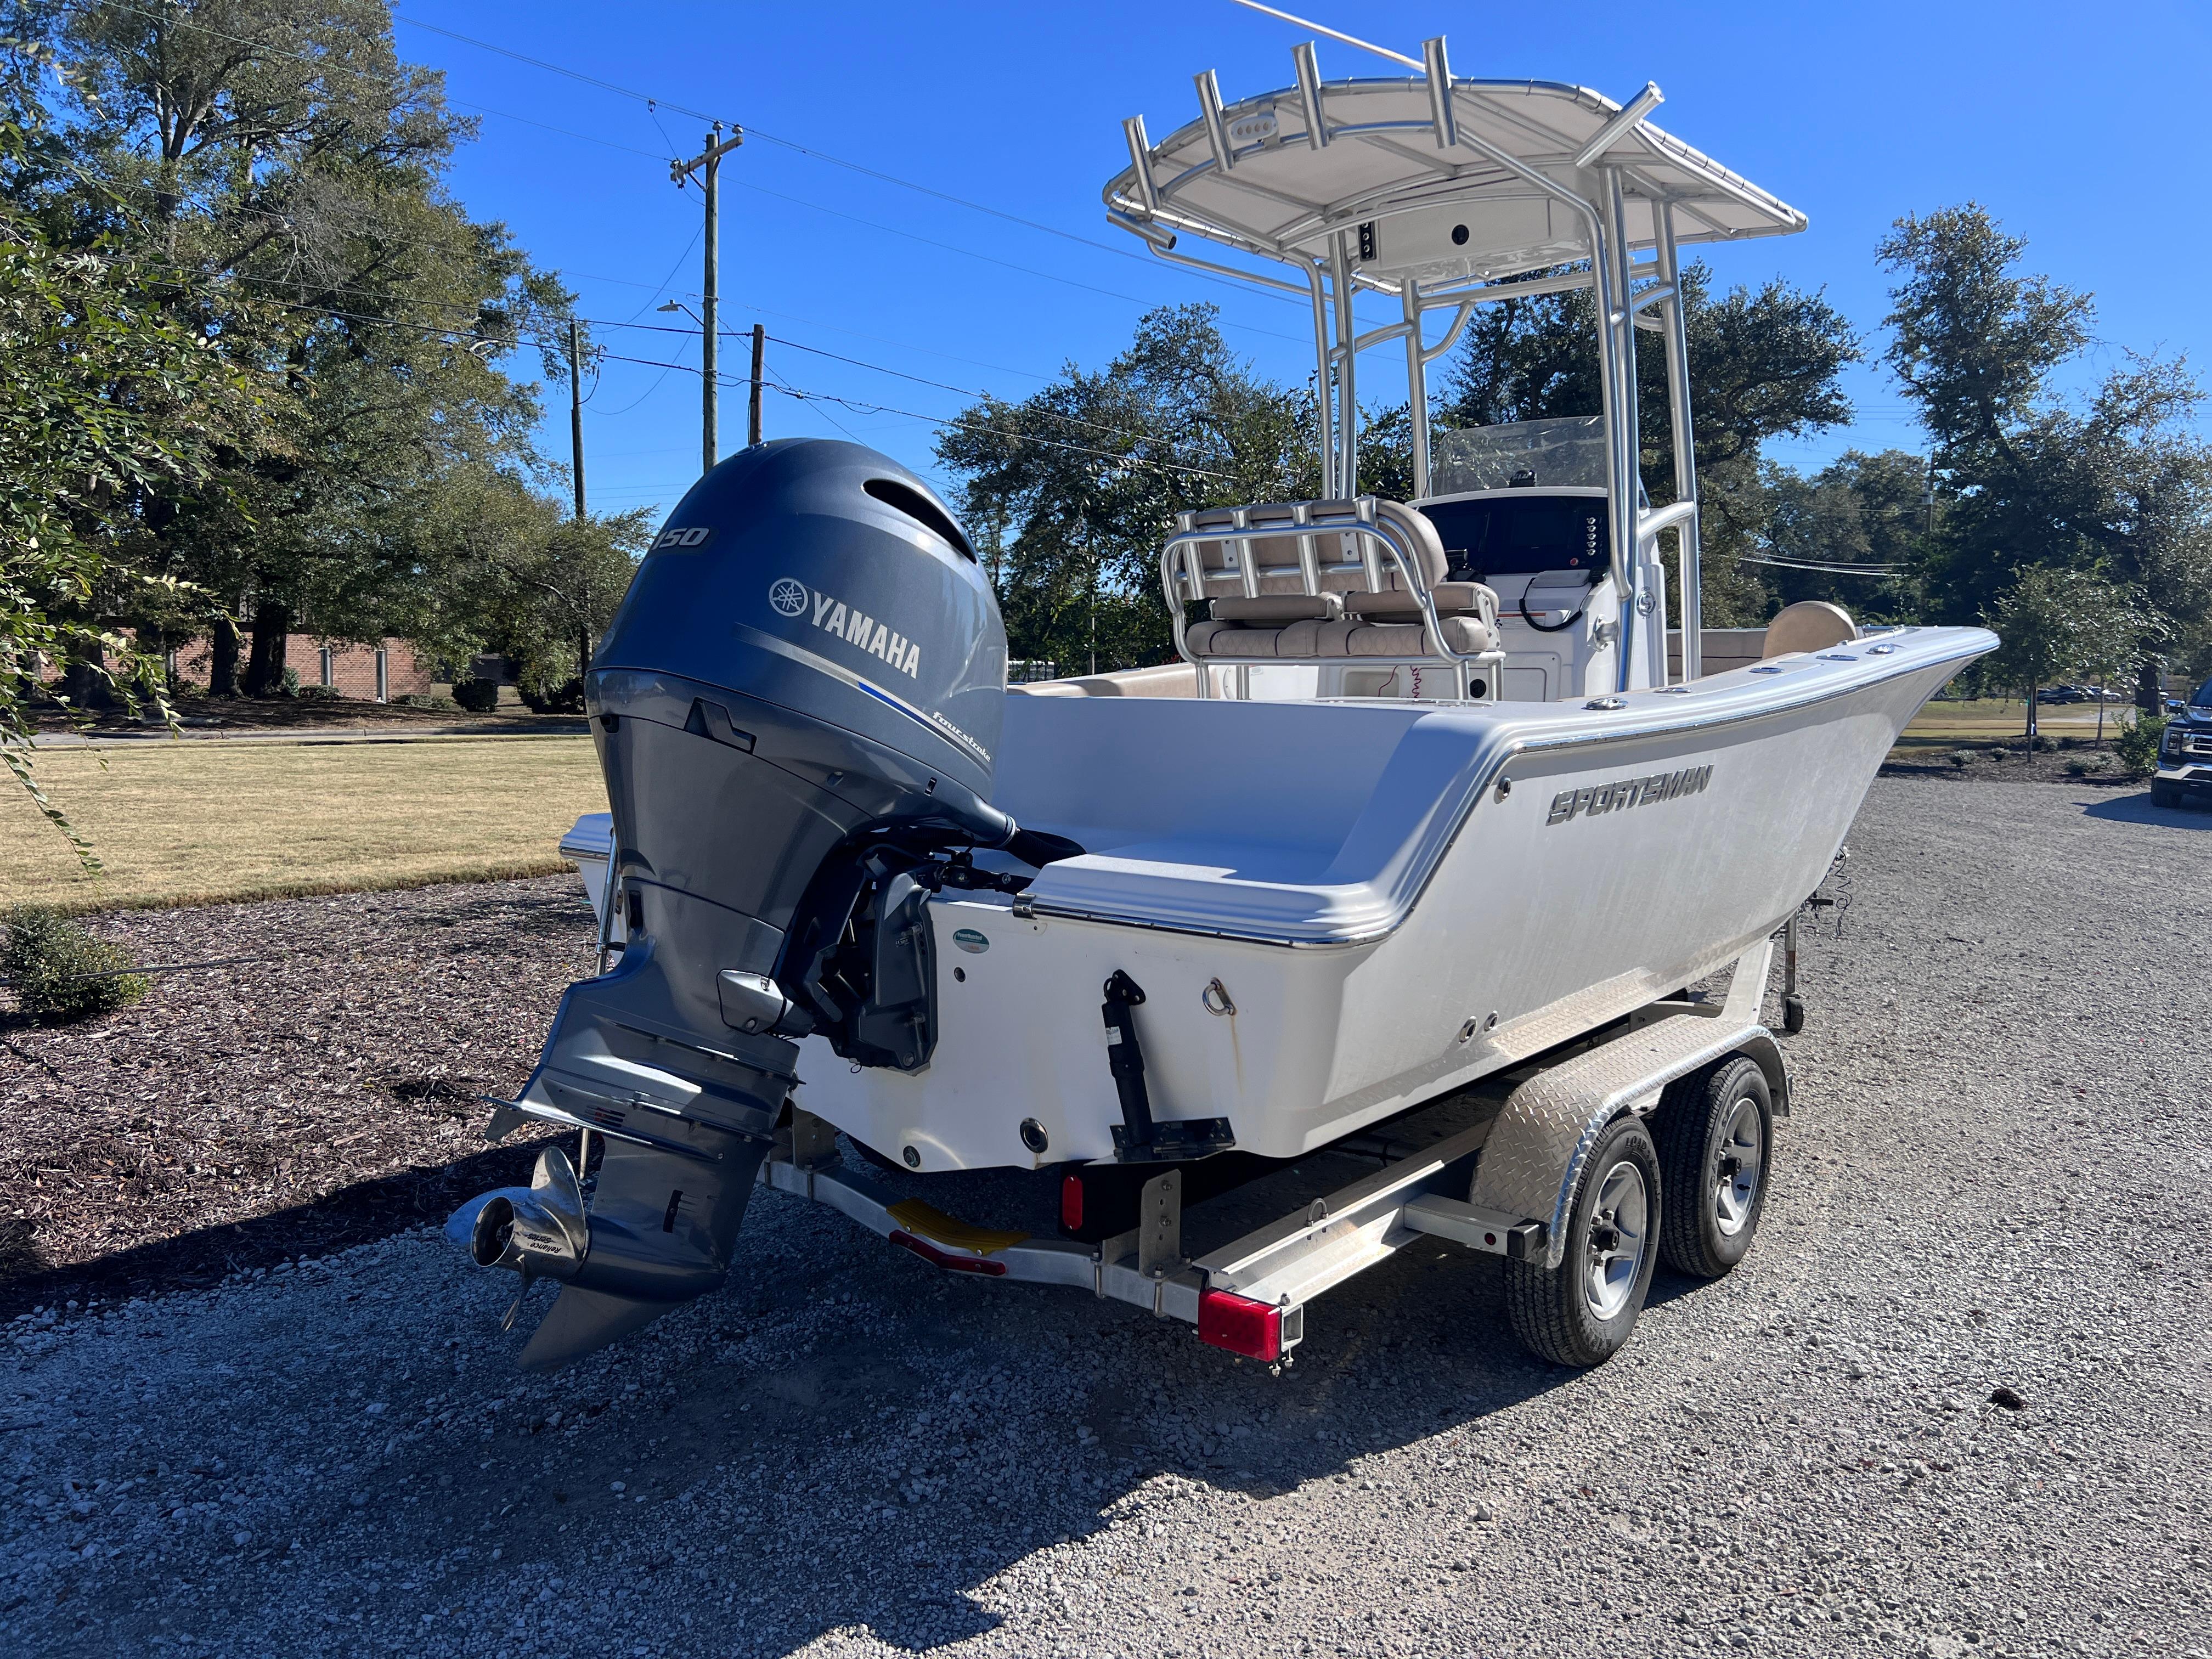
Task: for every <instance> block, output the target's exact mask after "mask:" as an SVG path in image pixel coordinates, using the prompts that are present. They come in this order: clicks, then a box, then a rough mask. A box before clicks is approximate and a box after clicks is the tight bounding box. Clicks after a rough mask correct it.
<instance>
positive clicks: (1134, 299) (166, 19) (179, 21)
mask: <svg viewBox="0 0 2212 1659" xmlns="http://www.w3.org/2000/svg"><path fill="white" fill-rule="evenodd" d="M108 3H109V4H112V5H113V6H114V7H115V9H118V10H122V11H129V12H133V13H135V14H137V15H139V16H142V17H146V18H149V19H152V20H153V21H157V22H160V23H161V24H163V25H164V26H166V27H175V28H188V29H193V30H197V32H199V33H203V34H206V35H210V36H212V37H214V38H215V39H216V40H228V41H231V42H233V43H234V44H235V45H239V46H248V47H251V48H252V49H253V50H255V51H257V52H268V53H270V54H273V55H275V56H278V57H284V58H295V59H296V60H298V61H300V62H301V63H307V64H319V63H320V62H321V60H320V59H319V58H316V57H314V56H313V55H312V54H310V53H307V52H291V51H287V50H286V49H284V48H283V47H278V46H270V45H268V44H267V43H266V42H263V41H258V40H252V39H250V38H248V37H246V36H245V35H240V34H233V33H229V32H228V31H227V30H223V29H218V28H214V27H210V26H209V25H208V24H205V23H203V22H200V21H197V20H196V19H192V18H186V17H179V16H176V15H173V14H168V13H162V12H156V11H153V10H151V9H148V8H146V7H143V6H137V5H132V4H130V3H128V0H108ZM80 9H82V8H80ZM392 21H395V22H402V23H407V24H410V26H412V27H416V28H419V29H427V30H428V31H429V32H430V33H433V34H441V35H444V36H445V37H447V39H449V40H458V41H459V42H461V43H462V44H464V45H465V46H476V47H477V48H479V49H481V50H483V51H485V52H495V53H497V54H498V55H499V56H501V57H503V58H513V59H514V60H515V61H516V62H518V63H522V64H529V65H531V66H532V68H535V69H541V70H545V71H546V72H548V73H549V74H553V75H560V76H567V77H568V79H570V80H573V81H577V82H581V83H582V84H584V85H586V86H592V87H596V88H600V89H601V90H603V91H606V92H610V93H612V94H616V95H617V96H618V97H623V98H629V99H631V100H635V101H636V102H639V103H641V104H643V105H646V106H647V107H648V108H666V109H668V110H670V111H671V112H674V113H677V114H679V115H690V116H692V117H694V118H697V119H699V120H702V121H720V122H721V123H722V125H726V126H731V127H734V128H735V129H737V130H738V131H742V132H744V133H746V134H747V135H748V136H750V137H756V138H758V139H760V140H761V141H762V142H763V143H770V144H775V145H776V146H778V147H779V148H781V149H788V150H791V151H793V152H794V153H795V154H799V155H806V156H809V157H811V158H812V159H814V160H816V161H826V162H828V163H829V164H830V165H832V166H835V167H843V168H845V169H847V170H848V171H849V172H853V173H861V174H864V175H866V177H869V178H872V179H881V180H882V181H884V183H887V184H892V185H898V186H899V187H901V188H902V189H905V190H911V191H918V192H919V193H921V194H922V195H925V196H930V197H936V198H937V199H939V200H940V201H945V202H949V203H951V204H955V205H957V206H959V207H963V208H967V209H969V210H972V211H974V212H976V213H982V214H987V215H989V216H991V217H993V218H995V219H1003V220H1005V221H1006V222H1008V223H1010V224H1017V225H1021V226H1024V227H1025V228H1029V229H1031V230H1036V231H1041V232H1043V233H1044V234H1048V235H1052V236H1058V237H1060V238H1062V239H1063V240H1067V241H1072V242H1076V243H1079V244H1080V245H1081V246H1085V247H1089V248H1094V249H1096V250H1097V251H1098V252H1103V253H1110V254H1113V255H1114V256H1115V257H1116V258H1126V259H1134V260H1136V261H1137V262H1138V263H1139V264H1143V265H1145V266H1146V267H1147V268H1148V269H1152V268H1155V267H1154V266H1153V265H1152V260H1151V259H1150V258H1147V257H1146V255H1143V254H1140V253H1136V252H1132V251H1131V250H1129V249H1127V248H1123V247H1115V246H1112V245H1111V244H1109V243H1105V242H1101V241H1097V240H1093V239H1092V238H1091V237H1088V236H1079V235H1077V234H1075V233H1074V232H1073V231H1066V230H1061V229H1060V228H1058V227H1056V226H1053V225H1048V224H1045V223H1043V222H1040V221H1038V220H1034V219H1026V218H1024V217H1022V216H1020V215H1018V214H1012V213H1008V212H1006V211H1005V210H1002V209H999V208H994V207H989V206H987V205H985V204H983V203H981V202H976V201H971V200H969V198H968V197H963V196H956V195H953V194H951V192H950V191H941V190H938V189H936V188H934V187H933V186H931V185H921V184H916V183H915V182H914V181H913V180H912V179H901V178H899V177H897V176H896V175H895V174H892V173H882V172H878V170H876V169H875V168H872V167H863V166H861V165H860V163H859V162H857V161H846V160H844V159H843V158H842V157H840V156H835V155H829V154H828V153H827V152H826V151H823V150H817V149H812V148H811V147H810V146H808V145H805V144H802V143H798V142H797V141H796V140H793V139H788V138H782V137H777V136H776V135H775V134H774V133H769V132H763V131H759V130H758V129H757V128H754V127H750V126H749V125H746V124H744V123H743V122H737V121H732V120H730V119H729V118H726V117H719V116H714V115H709V114H708V113H707V112H705V111H703V110H696V109H692V108H690V106H686V105H684V104H678V103H673V102H671V101H670V100H666V99H663V98H659V97H658V96H656V95H654V94H649V93H643V92H639V91H637V90H635V89H634V88H629V87H623V86H618V85H617V84H616V83H615V82H611V81H604V80H601V79H600V78H599V77H598V76H592V75H586V74H585V73H583V72H582V71H581V70H572V69H568V68H567V67H565V66H563V65H562V64H554V63H550V62H548V61H546V60H545V59H544V58H533V57H531V56H530V55H529V54H527V53H526V52H516V51H513V49H511V48H509V47H506V46H497V45H495V44H493V43H492V42H490V41H489V40H477V39H476V38H475V37H474V36H472V35H466V34H462V33H459V32H458V31H456V30H453V29H448V28H444V27H440V26H439V25H437V24H435V23H425V22H423V21H421V20H420V19H417V18H412V17H403V16H401V15H399V14H398V13H397V12H394V13H392ZM447 102H449V103H452V104H455V105H457V106H461V107H464V108H473V109H477V110H479V111H481V112H483V113H484V114H487V115H496V116H499V117H501V118H502V119H507V120H516V121H521V122H523V123H524V124H525V125H530V126H535V127H538V128H541V129H543V130H544V131H550V132H558V133H562V134H563V135H564V136H566V137H571V138H576V139H579V140H581V141H582V142H585V143H595V144H599V145H602V146H604V147H605V148H608V149H619V150H624V151H627V152H628V153H629V154H630V155H644V156H647V157H650V158H651V159H653V160H655V161H659V160H664V159H666V158H664V157H661V156H658V155H653V152H651V151H649V150H641V149H635V148H634V147H633V146H630V145H626V144H617V143H613V142H612V141H611V140H608V139H604V138H598V137H592V135H590V134H588V133H580V132H576V131H572V130H570V129H568V128H565V127H556V126H552V125H550V124H548V123H546V122H544V121H538V120H533V119H532V118H530V117H528V116H520V115H514V114H513V113H512V112H508V111H505V110H497V109H493V108H491V107H490V106H487V105H481V104H477V105H471V104H469V103H468V102H467V101H466V100H462V99H448V100H447ZM745 188H747V189H749V190H754V191H759V192H760V193H761V194H763V195H767V196H771V197H776V198H777V199H779V200H781V201H786V202H791V203H794V204H797V205H799V206H802V207H813V206H816V205H817V204H813V203H811V202H804V201H801V200H800V199H799V197H789V196H782V195H781V194H780V193H779V192H777V191H771V190H766V189H764V188H763V187H762V186H760V185H746V186H745ZM820 211H822V212H825V213H829V214H832V215H833V216H836V217H838V218H842V219H848V220H851V221H852V222H854V223H855V224H859V225H863V226H866V228H870V229H873V230H879V231H884V232H885V233H886V234H890V235H896V236H907V237H909V238H911V239H912V240H915V241H918V242H921V243H923V244H924V245H925V246H931V247H936V248H939V249H942V250H944V251H945V252H952V253H964V254H966V255H968V257H969V258H975V259H981V260H983V261H984V262H985V263H987V264H995V265H1000V266H1003V267H1005V268H1006V270H1013V271H1017V272H1019V273H1021V274H1023V275H1024V276H1035V277H1038V278H1040V279H1042V280H1043V281H1047V282H1057V283H1066V284H1068V285H1069V286H1071V287H1074V288H1081V289H1090V290H1091V292H1093V293H1097V294H1102V295H1106V296H1108V297H1109V298H1112V299H1116V300H1120V301H1123V302H1125V303H1127V304H1130V305H1140V306H1149V305H1150V304H1152V301H1147V300H1144V299H1140V298H1139V297H1138V296H1136V295H1129V294H1121V293H1119V292H1117V291H1115V290H1114V289H1103V288H1097V287H1096V286H1095V285H1093V284H1091V283H1082V282H1078V281H1076V280H1075V279H1074V278H1073V277H1068V276H1057V275H1055V274H1054V273H1052V272H1049V271H1041V270H1034V269H1032V268H1030V267H1029V266H1026V265H1018V264H1012V262H1011V261H1008V260H1004V259H995V258H992V257H991V256H990V255H988V254H983V253H977V252H974V251H973V250H971V249H967V248H962V247H959V246H957V245H954V244H951V243H945V242H937V241H933V240H931V239H930V238H928V237H926V236H918V235H915V234H914V233H913V232H911V231H902V230H896V229H893V228H890V227H889V226H884V225H878V224H875V223H874V222H872V221H869V220H866V219H861V218H859V217H858V216H855V215H852V214H845V213H838V212H837V211H836V210H835V209H830V208H822V209H820ZM1194 274H1196V275H1199V276H1203V277H1205V279H1206V281H1209V282H1215V283H1222V284H1224V285H1225V286H1228V287H1231V288H1234V289H1237V292H1239V293H1243V294H1256V295H1259V296H1261V297H1262V298H1266V299H1270V300H1280V301H1282V302H1283V303H1285V304H1296V303H1297V301H1294V300H1291V299H1289V298H1287V297H1286V296H1284V295H1278V294H1276V293H1274V292H1273V290H1271V289H1255V288H1253V287H1251V286H1249V284H1245V283H1237V282H1235V281H1233V280H1232V279H1230V278H1225V277H1218V276H1211V275H1209V274H1208V273H1206V272H1202V271H1201V272H1197V273H1194ZM1231 327H1236V328H1243V329H1246V330H1248V331H1251V332H1253V333H1257V334H1265V335H1268V336H1269V337H1272V338H1275V339H1282V340H1289V341H1291V342H1292V343H1297V344H1303V343H1304V341H1303V340H1302V339H1301V338H1300V337H1298V336H1296V335H1287V334H1279V333H1277V332H1276V331H1274V330H1273V329H1266V328H1261V327H1258V326H1257V325H1253V324H1249V323H1237V322H1231Z"/></svg>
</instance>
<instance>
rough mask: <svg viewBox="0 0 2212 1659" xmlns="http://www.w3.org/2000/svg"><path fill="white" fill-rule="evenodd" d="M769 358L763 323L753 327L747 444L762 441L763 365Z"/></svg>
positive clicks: (746, 425) (746, 422) (766, 330)
mask: <svg viewBox="0 0 2212 1659" xmlns="http://www.w3.org/2000/svg"><path fill="white" fill-rule="evenodd" d="M767 356H768V328H767V325H764V324H762V323H755V324H754V325H753V402H752V410H751V412H750V414H748V415H747V416H746V417H745V442H746V443H747V444H748V445H750V444H757V443H758V442H759V441H761V363H762V362H763V359H765V358H766V357H767Z"/></svg>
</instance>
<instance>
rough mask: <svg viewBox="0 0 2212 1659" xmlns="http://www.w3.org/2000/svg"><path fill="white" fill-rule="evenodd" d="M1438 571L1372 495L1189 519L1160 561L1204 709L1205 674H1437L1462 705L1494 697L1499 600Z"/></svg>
mask: <svg viewBox="0 0 2212 1659" xmlns="http://www.w3.org/2000/svg"><path fill="white" fill-rule="evenodd" d="M1445 571H1446V562H1445V557H1444V550H1443V544H1442V543H1441V542H1440V541H1438V540H1437V532H1436V529H1435V526H1432V525H1431V524H1430V522H1429V521H1428V520H1427V519H1426V518H1425V517H1423V516H1422V515H1421V514H1420V513H1417V512H1415V511H1414V510H1413V508H1411V507H1406V506H1404V505H1402V504H1401V503H1400V502H1397V501H1384V500H1382V499H1380V498H1378V497H1376V496H1372V495H1363V496H1361V497H1360V498H1359V499H1358V500H1357V501H1288V502H1269V503H1264V504H1261V505H1257V506H1251V507H1212V508H1208V509H1206V510H1204V511H1202V512H1196V513H1183V514H1182V515H1180V518H1179V520H1178V528H1177V530H1176V534H1175V535H1173V536H1172V537H1170V538H1169V539H1168V544H1167V546H1166V547H1165V549H1164V550H1163V551H1162V553H1161V556H1160V580H1161V584H1162V586H1163V588H1164V592H1165V593H1166V595H1167V601H1168V609H1169V612H1170V615H1171V616H1173V617H1174V618H1175V620H1176V651H1177V653H1178V654H1180V655H1181V656H1182V659H1183V660H1184V661H1186V662H1188V663H1190V664H1192V665H1194V667H1195V668H1196V670H1197V671H1198V672H1197V679H1198V688H1199V695H1200V696H1211V695H1212V690H1211V685H1210V678H1211V677H1210V676H1209V675H1208V673H1207V672H1206V671H1207V670H1208V669H1209V668H1212V667H1216V666H1221V667H1237V668H1249V667H1251V666H1252V665H1255V664H1256V663H1262V662H1265V663H1275V664H1285V665H1310V666H1318V667H1330V666H1342V665H1346V664H1347V663H1351V662H1357V663H1358V664H1359V665H1362V666H1374V667H1396V666H1401V665H1403V666H1411V667H1414V668H1437V669H1443V670H1445V671H1449V672H1450V673H1451V674H1452V675H1454V677H1455V683H1456V684H1457V685H1458V688H1459V695H1460V696H1461V697H1462V699H1463V700H1464V699H1469V698H1485V699H1486V698H1488V697H1491V696H1494V695H1495V688H1496V684H1497V673H1496V670H1497V667H1498V665H1499V664H1500V663H1502V662H1503V661H1504V656H1503V653H1502V652H1501V650H1500V647H1499V643H1498V595H1497V594H1496V593H1495V592H1492V590H1491V589H1490V588H1488V587H1486V586H1484V585H1483V584H1482V583H1480V582H1455V581H1449V580H1446V576H1445ZM1200 601H1205V602H1206V603H1207V605H1208V608H1209V611H1210V613H1211V614H1210V615H1209V616H1208V617H1207V618H1206V620H1204V621H1200V622H1186V621H1185V620H1184V616H1183V608H1184V606H1185V605H1191V604H1196V603H1198V602H1200ZM1477 668H1480V669H1482V670H1484V672H1483V673H1482V675H1481V677H1480V689H1479V690H1478V689H1477V684H1476V675H1475V672H1474V671H1475V670H1476V669H1477Z"/></svg>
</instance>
